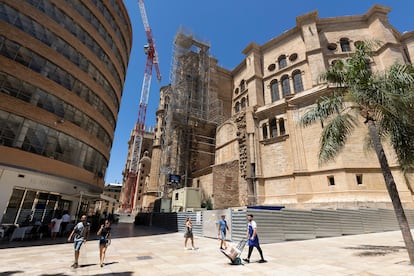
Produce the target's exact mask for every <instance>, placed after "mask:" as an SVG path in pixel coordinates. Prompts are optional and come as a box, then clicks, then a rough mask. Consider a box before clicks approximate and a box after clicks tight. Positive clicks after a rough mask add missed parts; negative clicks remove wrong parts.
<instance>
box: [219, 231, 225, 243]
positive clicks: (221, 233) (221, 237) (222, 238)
mask: <svg viewBox="0 0 414 276" xmlns="http://www.w3.org/2000/svg"><path fill="white" fill-rule="evenodd" d="M220 240H222V241H225V240H226V232H224V231H220Z"/></svg>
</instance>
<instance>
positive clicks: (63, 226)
mask: <svg viewBox="0 0 414 276" xmlns="http://www.w3.org/2000/svg"><path fill="white" fill-rule="evenodd" d="M69 223H70V215H69V213H68V211H64V212H63V216H62V223H61V228H60V234H61V235H62V236H64V235H66V227H67V226H68V224H69Z"/></svg>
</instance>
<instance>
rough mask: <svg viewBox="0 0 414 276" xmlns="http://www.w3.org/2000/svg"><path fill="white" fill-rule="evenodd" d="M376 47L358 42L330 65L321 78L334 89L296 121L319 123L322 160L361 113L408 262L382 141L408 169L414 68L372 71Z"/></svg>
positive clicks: (405, 231)
mask: <svg viewBox="0 0 414 276" xmlns="http://www.w3.org/2000/svg"><path fill="white" fill-rule="evenodd" d="M380 46H381V44H380V43H379V42H372V41H371V42H369V41H366V42H364V43H360V44H358V45H357V46H356V51H355V53H353V54H351V55H350V57H349V58H348V59H347V60H344V61H338V62H336V63H335V64H334V65H333V66H332V67H330V68H329V69H328V70H327V71H326V72H325V73H324V74H323V75H322V76H321V77H322V79H323V80H325V81H327V82H328V83H330V84H334V89H332V90H331V92H330V93H329V94H328V95H326V96H322V97H320V98H319V99H318V100H317V102H316V104H315V105H314V106H312V107H311V108H310V109H309V110H308V111H306V112H305V114H303V116H302V117H301V119H300V124H301V125H302V126H303V127H306V126H309V125H311V124H313V123H315V122H317V121H320V122H321V125H322V128H323V130H322V134H321V139H320V150H319V156H318V157H319V162H320V164H323V163H325V162H327V161H329V160H332V159H334V158H335V156H336V155H338V154H339V153H340V151H341V150H342V149H343V147H344V145H345V144H346V141H347V137H349V135H350V134H351V133H352V131H353V130H354V129H355V127H356V126H357V125H358V123H359V122H360V119H361V116H362V118H363V119H364V120H365V121H364V124H365V125H366V127H367V129H368V137H367V138H368V139H367V141H369V142H368V145H369V146H370V147H371V148H373V149H374V150H375V152H376V155H377V157H378V161H379V163H380V167H381V171H382V175H383V177H384V180H385V184H386V187H387V190H388V193H389V195H390V197H391V201H392V204H393V207H394V211H395V214H396V217H397V220H398V224H399V227H400V230H401V232H402V236H403V239H404V242H405V245H406V248H407V251H408V255H409V258H410V263H411V264H414V242H413V237H412V235H411V232H410V227H409V224H408V221H407V217H406V215H405V213H404V209H403V206H402V204H401V200H400V197H399V194H398V190H397V187H396V183H395V181H394V178H393V175H392V173H391V169H390V167H389V164H388V160H387V157H386V155H385V152H384V148H383V143H384V142H385V143H389V144H390V145H391V146H392V148H393V149H394V151H395V153H396V158H397V161H398V163H399V165H400V168H401V170H402V172H403V173H404V174H406V173H408V172H410V171H411V172H412V169H413V167H414V139H413V137H414V68H413V66H412V65H409V64H397V63H395V64H393V65H392V66H390V67H389V68H388V69H387V70H385V71H384V72H373V71H372V69H371V67H370V61H371V60H372V57H373V55H374V54H375V52H374V50H375V49H376V48H378V47H380Z"/></svg>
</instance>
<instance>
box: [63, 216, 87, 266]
mask: <svg viewBox="0 0 414 276" xmlns="http://www.w3.org/2000/svg"><path fill="white" fill-rule="evenodd" d="M89 228H90V224H89V222H87V221H86V216H85V215H83V216H82V217H81V221H80V222H79V223H78V224H76V225H75V227H74V228H73V230H72V232H71V233H70V235H69V237H68V241H70V240H71V239H72V236H73V244H74V248H75V262H74V263H73V265H72V267H73V268H77V267H78V266H79V265H78V260H79V251H80V248H81V246H82V244H83V243H85V242H86V240H87V239H88V237H89Z"/></svg>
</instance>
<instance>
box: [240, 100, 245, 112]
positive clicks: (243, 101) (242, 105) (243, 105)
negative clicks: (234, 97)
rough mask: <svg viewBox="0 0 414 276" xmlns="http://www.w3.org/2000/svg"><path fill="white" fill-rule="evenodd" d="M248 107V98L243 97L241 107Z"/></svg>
mask: <svg viewBox="0 0 414 276" xmlns="http://www.w3.org/2000/svg"><path fill="white" fill-rule="evenodd" d="M245 108H246V98H243V99H241V109H242V110H243V109H245Z"/></svg>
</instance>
